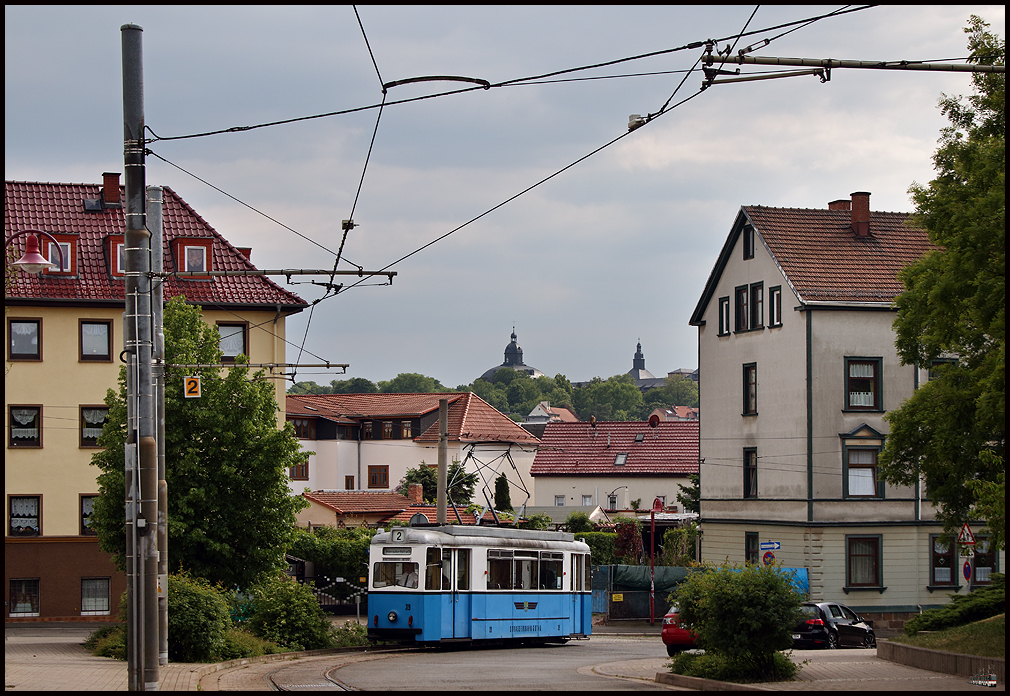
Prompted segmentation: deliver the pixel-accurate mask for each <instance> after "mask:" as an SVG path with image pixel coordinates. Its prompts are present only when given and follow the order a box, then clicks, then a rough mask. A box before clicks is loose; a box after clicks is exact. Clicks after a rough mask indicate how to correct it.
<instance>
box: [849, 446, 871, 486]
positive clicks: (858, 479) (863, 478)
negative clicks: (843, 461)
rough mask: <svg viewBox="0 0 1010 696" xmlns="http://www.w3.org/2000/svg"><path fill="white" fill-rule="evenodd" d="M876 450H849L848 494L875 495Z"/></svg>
mask: <svg viewBox="0 0 1010 696" xmlns="http://www.w3.org/2000/svg"><path fill="white" fill-rule="evenodd" d="M876 459H877V458H876V452H874V451H873V450H849V495H876V494H877V477H876V467H875V466H874V465H875V464H876V463H877V461H876Z"/></svg>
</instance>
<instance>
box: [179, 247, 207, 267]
mask: <svg viewBox="0 0 1010 696" xmlns="http://www.w3.org/2000/svg"><path fill="white" fill-rule="evenodd" d="M183 250H184V251H183V269H182V270H184V271H206V270H208V269H207V249H206V247H202V246H185V247H183Z"/></svg>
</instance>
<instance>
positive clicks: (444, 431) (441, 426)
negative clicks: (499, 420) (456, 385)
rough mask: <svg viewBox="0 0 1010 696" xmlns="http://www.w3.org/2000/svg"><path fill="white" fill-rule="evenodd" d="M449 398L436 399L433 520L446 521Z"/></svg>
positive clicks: (442, 522) (441, 522)
mask: <svg viewBox="0 0 1010 696" xmlns="http://www.w3.org/2000/svg"><path fill="white" fill-rule="evenodd" d="M448 453H449V400H448V399H439V400H438V495H437V498H436V503H437V509H436V511H435V514H436V518H435V521H436V522H438V523H439V524H445V523H446V499H447V497H448V496H447V494H446V483H447V480H448V478H449V464H448V462H447V461H446V460H447V459H448Z"/></svg>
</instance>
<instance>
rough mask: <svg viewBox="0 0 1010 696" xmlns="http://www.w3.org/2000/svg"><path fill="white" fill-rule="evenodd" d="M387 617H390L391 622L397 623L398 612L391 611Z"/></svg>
mask: <svg viewBox="0 0 1010 696" xmlns="http://www.w3.org/2000/svg"><path fill="white" fill-rule="evenodd" d="M386 618H387V619H389V623H396V612H395V611H391V612H389V613H388V614H386Z"/></svg>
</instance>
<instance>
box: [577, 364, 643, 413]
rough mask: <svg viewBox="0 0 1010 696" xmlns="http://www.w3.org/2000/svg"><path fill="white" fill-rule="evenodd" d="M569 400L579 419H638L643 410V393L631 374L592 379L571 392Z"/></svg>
mask: <svg viewBox="0 0 1010 696" xmlns="http://www.w3.org/2000/svg"><path fill="white" fill-rule="evenodd" d="M572 401H573V405H574V406H575V410H576V412H577V413H578V414H579V418H581V419H582V420H589V418H590V416H596V419H597V420H613V421H626V420H633V419H637V418H638V417H639V416H640V414H641V411H642V404H643V403H644V402H643V401H642V392H641V391H640V390H639V389H638V387H637V386H636V385H635V380H633V379H632V378H631V375H615V376H613V377H611V378H610V379H608V380H603V379H600V378H599V377H594V378H593V379H591V380H590V381H589V383H588V384H586V385H585V386H582V387H579V388H578V389H575V390H573V393H572Z"/></svg>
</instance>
